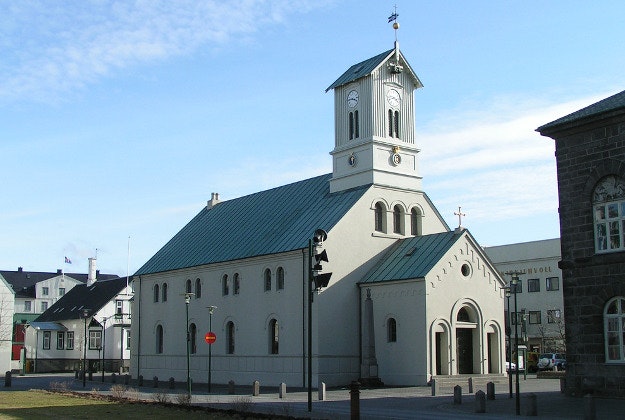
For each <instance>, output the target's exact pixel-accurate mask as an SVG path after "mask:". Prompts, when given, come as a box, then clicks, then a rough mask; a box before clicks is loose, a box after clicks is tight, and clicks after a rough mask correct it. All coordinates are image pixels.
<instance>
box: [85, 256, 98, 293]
mask: <svg viewBox="0 0 625 420" xmlns="http://www.w3.org/2000/svg"><path fill="white" fill-rule="evenodd" d="M96 261H97V260H96V259H95V258H89V272H88V273H87V286H91V285H92V284H93V283H95V282H96V280H97V278H96V276H97V272H96V269H95V263H96Z"/></svg>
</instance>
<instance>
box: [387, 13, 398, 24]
mask: <svg viewBox="0 0 625 420" xmlns="http://www.w3.org/2000/svg"><path fill="white" fill-rule="evenodd" d="M397 16H399V15H398V14H397V13H393V14H392V15H390V16H389V17H388V23H391V22H393V21H396V20H397Z"/></svg>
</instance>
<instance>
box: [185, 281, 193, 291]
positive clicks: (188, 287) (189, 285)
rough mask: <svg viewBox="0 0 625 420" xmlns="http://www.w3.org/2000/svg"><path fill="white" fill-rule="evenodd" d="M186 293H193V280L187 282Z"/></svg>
mask: <svg viewBox="0 0 625 420" xmlns="http://www.w3.org/2000/svg"><path fill="white" fill-rule="evenodd" d="M185 291H186V293H193V290H192V286H191V280H187V285H186V287H185Z"/></svg>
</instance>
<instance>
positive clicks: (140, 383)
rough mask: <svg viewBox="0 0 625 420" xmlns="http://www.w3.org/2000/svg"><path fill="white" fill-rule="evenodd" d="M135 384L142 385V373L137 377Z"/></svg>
mask: <svg viewBox="0 0 625 420" xmlns="http://www.w3.org/2000/svg"><path fill="white" fill-rule="evenodd" d="M137 384H138V386H143V375H139V378H137Z"/></svg>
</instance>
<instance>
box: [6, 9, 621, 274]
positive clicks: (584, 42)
mask: <svg viewBox="0 0 625 420" xmlns="http://www.w3.org/2000/svg"><path fill="white" fill-rule="evenodd" d="M395 5H397V12H398V13H399V19H398V22H399V23H400V25H401V27H400V29H399V31H398V34H397V35H398V38H399V42H400V48H401V50H402V52H403V53H404V55H405V56H406V57H407V59H408V61H409V62H410V64H411V66H412V67H413V69H414V70H415V71H416V73H417V75H418V76H419V78H420V79H421V81H422V82H423V84H424V85H425V87H424V88H423V89H420V90H419V91H418V92H417V94H416V99H415V101H416V124H417V144H418V146H419V147H420V148H421V150H422V152H421V158H420V171H421V174H422V175H423V177H424V180H423V185H424V189H425V191H426V193H427V194H428V195H429V196H430V197H431V198H432V200H433V201H434V203H435V205H436V206H437V207H438V209H439V211H440V213H441V214H442V215H443V216H444V217H445V219H446V220H447V222H448V224H449V225H450V226H451V227H455V226H457V218H456V217H455V216H454V214H453V213H454V211H457V208H458V206H462V211H463V212H464V213H466V217H465V218H464V219H463V225H464V226H466V227H467V228H468V229H469V230H471V232H472V233H473V235H474V236H475V237H476V238H477V240H478V241H479V242H480V243H481V244H482V245H485V246H488V245H500V244H506V243H514V242H524V241H531V240H538V239H546V238H554V237H557V236H558V235H559V226H558V216H557V207H558V198H557V185H556V175H555V160H554V155H553V152H554V145H553V141H552V140H550V139H548V138H544V137H541V136H540V135H538V134H537V133H535V132H534V130H535V129H536V128H537V127H538V126H540V125H542V124H545V123H547V122H550V121H552V120H554V119H556V118H558V117H561V116H563V115H566V114H568V113H570V112H572V111H575V110H577V109H579V108H582V107H584V106H586V105H589V104H591V103H593V102H596V101H597V100H599V99H602V98H604V97H607V96H609V95H611V94H614V93H617V92H619V91H621V90H623V89H625V72H624V71H623V69H624V68H625V54H623V42H622V41H623V39H625V25H623V24H622V16H623V15H624V12H625V5H623V3H622V2H621V1H597V2H587V1H574V0H573V1H572V0H567V1H557V0H552V1H548V2H545V1H532V0H525V1H499V2H495V1H485V0H484V1H479V0H474V1H460V0H457V1H420V2H415V1H412V0H410V1H409V0H395V1H379V0H375V1H374V0H358V1H357V0H344V1H333V0H315V1H308V0H296V1H286V0H284V1H282V0H277V1H261V0H258V1H257V0H244V1H199V0H192V1H156V0H154V1H119V2H115V1H104V0H97V1H85V0H80V1H63V2H55V1H51V0H48V1H35V0H32V1H28V0H26V1H19V2H15V1H9V0H0V57H2V60H1V61H0V156H2V164H1V166H0V168H1V173H2V182H1V183H0V192H1V197H2V200H3V202H2V205H0V267H1V268H2V269H4V270H15V269H17V267H18V266H22V267H24V269H25V270H32V271H54V270H56V269H57V268H65V269H66V271H79V272H85V271H86V268H87V258H88V257H90V256H95V253H96V249H97V250H98V251H97V256H98V268H99V269H100V270H101V271H103V272H107V273H115V274H120V275H125V274H126V271H127V267H129V270H130V273H131V274H132V273H133V272H134V271H135V270H136V269H138V268H139V267H140V266H141V265H142V264H143V263H144V262H145V261H146V260H147V259H148V258H150V257H151V256H152V255H153V254H154V253H155V252H156V251H157V250H158V249H159V248H160V247H161V246H163V245H164V244H165V242H166V241H167V240H169V239H170V238H171V237H172V236H173V235H174V234H175V233H176V232H177V231H178V230H179V229H180V228H181V227H182V226H184V225H185V224H186V223H187V222H188V221H189V220H190V219H191V218H192V217H193V216H194V215H195V214H196V213H197V212H199V211H200V210H201V208H202V207H203V206H204V205H205V204H206V201H207V200H209V199H210V195H211V192H218V193H220V198H222V199H232V198H236V197H239V196H242V195H245V194H249V193H252V192H255V191H259V190H264V189H267V188H271V187H275V186H278V185H282V184H285V183H288V182H293V181H297V180H300V179H305V178H308V177H311V176H314V175H318V174H322V173H327V172H330V171H331V167H332V165H331V157H330V155H329V154H328V153H329V151H330V150H331V149H332V148H333V145H334V138H333V136H334V127H333V124H334V121H333V115H332V112H333V105H332V103H333V94H332V93H331V92H329V93H325V92H324V90H325V88H327V87H328V86H329V85H330V84H331V83H332V82H333V81H334V80H335V79H336V78H337V77H338V76H339V75H341V74H342V73H343V72H344V71H345V70H346V69H347V68H348V67H349V66H350V65H352V64H354V63H356V62H359V61H362V60H364V59H367V58H369V57H372V56H374V55H377V54H378V53H380V52H382V51H385V50H387V49H389V48H392V46H393V41H394V39H395V38H394V33H393V30H392V28H391V27H390V25H389V24H388V23H387V17H388V16H389V15H390V14H391V13H392V12H393V9H394V6H395ZM129 238H130V239H129ZM129 243H130V253H128V244H129ZM128 254H129V255H130V258H128ZM64 256H68V257H70V258H71V259H72V260H73V264H72V265H71V266H68V265H64V264H63V257H64Z"/></svg>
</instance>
